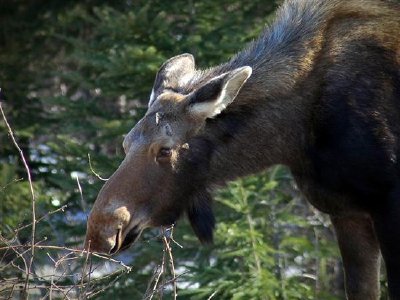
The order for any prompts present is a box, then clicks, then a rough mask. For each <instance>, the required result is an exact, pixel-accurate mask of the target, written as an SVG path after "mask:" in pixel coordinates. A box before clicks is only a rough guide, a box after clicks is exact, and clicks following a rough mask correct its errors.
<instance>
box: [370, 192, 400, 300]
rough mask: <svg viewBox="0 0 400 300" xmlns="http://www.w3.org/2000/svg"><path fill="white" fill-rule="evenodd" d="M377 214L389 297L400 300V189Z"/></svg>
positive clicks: (377, 227) (377, 225) (375, 218)
mask: <svg viewBox="0 0 400 300" xmlns="http://www.w3.org/2000/svg"><path fill="white" fill-rule="evenodd" d="M383 204H384V205H383V208H382V209H380V210H378V211H377V212H375V215H374V221H375V231H376V233H377V236H378V239H379V243H380V246H381V251H382V256H383V259H384V261H385V264H386V272H387V279H388V286H389V295H390V299H392V300H400V188H399V189H396V191H394V192H393V193H392V194H391V195H390V196H389V197H388V199H387V201H386V202H384V203H383Z"/></svg>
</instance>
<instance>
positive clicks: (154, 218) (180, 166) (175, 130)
mask: <svg viewBox="0 0 400 300" xmlns="http://www.w3.org/2000/svg"><path fill="white" fill-rule="evenodd" d="M251 73H252V68H251V67H249V66H243V67H238V68H235V69H233V70H225V71H221V70H220V72H204V71H196V70H195V63H194V58H193V56H192V55H190V54H182V55H179V56H176V57H173V58H171V59H169V60H167V61H166V62H165V63H164V64H163V65H162V66H161V68H160V70H159V71H158V73H157V75H156V79H155V83H154V87H153V90H152V93H151V96H150V101H149V105H148V110H147V112H146V114H145V116H144V117H143V118H142V119H141V120H140V121H139V122H138V123H137V124H136V126H135V127H133V129H132V130H131V131H130V132H129V133H128V134H127V135H126V137H125V139H124V141H123V148H124V151H125V154H126V156H125V159H124V160H123V161H122V163H121V165H120V166H119V168H118V169H117V170H116V171H115V173H114V174H113V175H112V176H111V177H110V179H109V180H108V181H107V182H106V183H105V184H104V186H103V187H102V189H101V190H100V192H99V194H98V197H97V199H96V202H95V203H94V206H93V209H92V211H91V213H90V216H89V219H88V225H87V235H86V247H89V244H90V250H92V251H96V252H102V253H109V254H114V253H116V252H118V251H121V250H123V249H126V248H128V247H129V246H130V245H131V244H132V243H133V242H134V241H135V240H136V239H137V238H138V237H139V236H140V234H141V232H142V231H143V230H144V229H145V228H148V227H157V226H167V225H171V224H173V223H174V222H176V221H177V219H178V218H179V217H180V216H181V215H183V214H184V213H186V215H187V216H188V218H189V221H190V223H191V226H192V227H193V230H194V232H195V234H196V235H197V237H198V238H199V240H200V241H201V242H204V243H208V242H211V241H212V233H213V228H214V223H215V221H214V216H213V213H212V207H211V206H212V205H211V196H210V194H209V191H208V185H209V182H208V181H209V180H208V169H209V165H210V160H211V157H212V154H213V147H212V145H211V144H210V141H209V140H208V139H205V138H203V137H202V132H203V131H204V128H205V124H206V122H207V119H212V118H216V117H217V116H218V115H219V114H220V113H221V112H223V111H224V109H225V108H226V107H228V106H229V104H231V103H232V102H233V101H234V100H235V98H236V96H237V95H238V93H239V91H240V90H241V88H242V87H243V85H244V84H245V82H246V81H247V79H248V78H249V77H250V76H251ZM89 241H90V243H89Z"/></svg>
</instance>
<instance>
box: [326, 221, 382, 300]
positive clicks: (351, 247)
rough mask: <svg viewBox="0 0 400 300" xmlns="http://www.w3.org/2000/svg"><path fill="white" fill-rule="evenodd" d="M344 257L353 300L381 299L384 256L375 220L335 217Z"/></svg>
mask: <svg viewBox="0 0 400 300" xmlns="http://www.w3.org/2000/svg"><path fill="white" fill-rule="evenodd" d="M331 220H332V223H333V226H334V227H335V231H336V236H337V239H338V243H339V248H340V253H341V255H342V260H343V265H344V273H345V286H346V295H347V299H349V300H376V299H378V298H379V280H378V279H379V267H380V252H379V243H378V241H377V239H376V236H375V232H374V227H373V223H372V220H371V218H369V217H367V216H356V217H355V216H351V217H331Z"/></svg>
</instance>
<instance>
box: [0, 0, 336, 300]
mask: <svg viewBox="0 0 400 300" xmlns="http://www.w3.org/2000/svg"><path fill="white" fill-rule="evenodd" d="M277 2H280V1H273V0H269V1H262V0H256V1H239V0H233V1H232V0H229V1H228V0H223V1H217V2H216V1H211V0H203V1H200V2H198V1H196V2H195V1H180V0H178V1H162V0H153V1H147V0H146V1H145V0H138V1H112V2H111V1H100V0H98V1H56V2H54V1H41V2H40V3H39V4H36V5H35V4H29V3H23V2H20V3H17V2H15V3H14V1H10V2H9V3H6V4H4V5H3V4H2V10H0V11H1V12H0V22H1V25H3V26H2V28H3V31H2V32H1V33H0V42H1V43H0V45H1V49H0V50H1V51H0V65H1V66H2V68H0V83H1V85H2V86H1V87H2V88H3V89H4V91H5V94H6V95H7V100H6V101H5V102H4V107H5V108H6V113H7V116H8V117H9V120H10V122H11V124H12V126H13V129H14V131H15V133H16V135H17V137H18V141H19V143H20V146H21V147H22V148H23V151H24V153H25V155H26V156H27V157H28V158H29V159H28V160H29V164H30V167H31V169H32V174H33V178H34V184H35V189H36V192H37V194H38V195H39V200H38V214H39V215H40V216H43V215H45V214H46V212H48V211H51V210H54V209H57V208H59V207H61V206H62V205H64V204H68V209H67V213H66V215H63V216H62V217H60V216H59V215H57V214H55V215H50V216H48V217H47V218H46V220H47V221H46V223H45V225H42V227H40V228H41V229H40V230H39V232H38V239H42V238H44V236H47V237H48V240H49V241H52V242H53V243H56V244H57V245H60V246H64V245H65V246H76V245H80V244H81V243H82V240H83V236H84V233H85V220H84V219H85V218H84V216H85V214H84V213H87V211H88V208H89V207H90V205H91V203H93V201H94V200H95V198H96V195H97V192H98V190H99V189H100V187H101V185H102V183H103V182H102V181H100V180H98V179H97V178H96V176H95V175H94V174H93V173H92V171H91V170H90V166H89V163H88V156H87V155H88V154H90V156H91V162H92V165H93V168H94V170H95V171H96V172H98V173H100V174H101V175H102V176H104V177H108V176H109V175H110V174H111V173H112V172H113V171H114V170H115V169H116V168H117V166H118V164H119V162H120V161H121V160H122V158H123V151H122V147H121V143H122V137H123V135H124V134H126V133H127V132H128V131H129V130H130V128H131V127H132V126H133V125H134V124H135V122H137V121H138V120H139V119H140V117H141V116H142V115H143V113H144V112H145V110H146V103H147V99H148V97H149V92H150V91H151V87H152V84H153V80H154V76H155V73H156V72H157V69H158V67H159V66H160V64H161V63H162V62H163V61H164V60H165V59H167V58H169V57H171V56H173V55H177V54H180V53H183V52H191V53H193V54H194V55H195V57H196V63H197V65H199V66H200V67H208V66H210V65H214V64H218V63H221V62H223V61H225V60H227V59H228V58H229V57H231V56H232V55H234V53H236V52H237V51H239V50H240V49H241V48H243V47H244V45H245V44H246V43H247V42H248V41H250V40H252V39H253V38H255V37H256V36H257V35H258V34H259V33H260V31H261V30H262V28H263V27H264V25H265V23H266V22H269V20H270V19H271V16H272V12H273V10H274V9H275V8H276V6H277ZM17 30H18V32H21V33H19V34H18V35H16V34H14V32H17ZM0 146H1V147H0V164H1V166H0V201H1V202H0V203H1V205H0V209H1V211H0V217H1V227H0V228H1V229H0V231H1V232H2V234H3V232H5V230H6V229H5V228H8V229H13V228H16V227H17V226H18V225H19V224H20V223H29V222H30V218H31V217H30V216H31V207H30V197H29V187H28V184H27V182H26V180H25V181H18V182H14V180H15V179H18V178H24V179H26V175H25V173H24V169H23V167H22V165H21V164H19V163H17V161H18V153H17V152H16V151H15V149H14V147H13V145H12V143H11V142H10V140H9V138H8V137H7V132H6V130H5V127H4V125H3V123H2V122H0ZM76 177H78V178H79V182H80V184H81V186H82V189H83V200H82V199H81V196H80V194H79V190H78V186H77V180H76ZM215 199H216V201H215V210H216V216H217V220H218V226H217V230H216V237H215V245H214V246H208V247H206V246H200V245H199V242H198V241H197V240H196V239H195V237H194V235H193V233H192V232H191V229H190V226H189V225H188V224H187V222H186V221H182V222H180V224H179V226H178V227H177V228H176V230H175V239H176V240H177V241H178V242H180V243H181V244H182V245H183V247H184V248H183V249H180V248H179V247H176V246H175V247H174V256H175V260H176V262H175V264H176V266H177V268H178V270H179V272H178V273H181V274H183V275H182V276H181V277H180V283H179V285H178V286H179V287H180V289H179V291H178V294H179V298H180V299H207V298H209V297H211V296H212V295H213V296H212V297H214V298H213V299H335V297H341V296H342V295H343V294H342V293H343V290H342V289H343V288H342V285H341V284H340V283H337V281H338V278H341V276H342V274H341V269H340V263H339V260H338V253H337V248H336V246H335V245H334V237H333V234H332V231H331V229H330V228H329V225H328V224H329V222H328V221H327V220H326V217H324V216H322V215H321V214H319V213H318V212H316V211H315V210H314V209H312V208H311V207H310V206H309V205H307V204H306V203H305V202H303V201H302V199H300V197H299V196H298V193H297V191H296V189H295V187H294V186H293V182H292V179H291V177H290V175H289V174H288V170H286V169H285V168H282V167H280V166H278V167H275V168H273V169H272V170H270V171H268V172H264V173H262V174H259V175H257V176H249V177H247V178H243V179H240V180H238V181H235V182H233V183H231V184H229V185H228V187H226V188H225V189H223V190H221V191H219V192H218V193H217V195H216V198H215ZM25 236H26V237H28V236H29V231H27V232H26V233H25ZM154 236H155V233H154V232H148V233H146V234H145V236H144V237H143V238H142V241H141V242H139V243H138V244H137V245H136V246H134V247H133V248H132V249H131V250H130V252H129V253H131V255H132V257H133V262H132V264H133V267H134V271H133V272H131V273H130V274H128V275H124V276H122V277H121V278H119V280H118V281H117V283H115V284H114V285H112V286H111V287H108V288H107V289H105V290H104V292H102V293H101V294H99V295H98V298H101V299H127V298H129V299H140V298H141V297H142V296H143V294H144V292H145V291H146V289H147V285H148V282H149V280H150V278H151V276H152V272H153V268H154V267H155V265H157V264H159V263H160V257H161V255H162V254H161V253H162V245H161V244H160V242H158V241H157V240H156V239H154ZM143 241H146V242H143ZM48 263H49V261H48V259H47V260H46V257H45V256H44V257H38V261H37V265H45V264H48ZM165 295H166V297H168V296H170V290H166V291H165Z"/></svg>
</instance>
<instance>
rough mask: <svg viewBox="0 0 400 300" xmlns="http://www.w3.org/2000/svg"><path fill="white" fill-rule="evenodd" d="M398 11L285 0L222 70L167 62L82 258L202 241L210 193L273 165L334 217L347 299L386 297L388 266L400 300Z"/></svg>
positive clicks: (366, 1)
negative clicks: (166, 232) (180, 228)
mask: <svg viewBox="0 0 400 300" xmlns="http://www.w3.org/2000/svg"><path fill="white" fill-rule="evenodd" d="M399 139H400V7H399V5H398V4H395V3H392V2H384V1H378V0H330V1H324V0H297V1H295V0H287V1H286V2H284V4H283V5H282V7H281V8H280V9H279V10H278V13H277V16H276V20H275V21H274V23H273V24H272V25H271V26H270V27H268V28H266V29H265V30H264V32H263V33H262V34H261V36H260V37H259V38H258V39H257V40H256V41H254V42H253V43H251V44H250V45H249V46H248V47H247V48H246V49H245V50H243V51H242V52H240V53H238V54H237V55H236V56H235V57H233V58H232V59H231V60H230V61H228V62H227V63H224V64H221V65H218V66H215V67H213V68H210V69H206V70H200V69H196V67H195V61H194V58H193V56H192V55H190V54H182V55H179V56H176V57H173V58H171V59H169V60H167V61H166V62H165V63H164V64H163V65H162V66H161V68H160V70H159V71H158V73H157V75H156V79H155V82H154V86H153V90H152V92H151V96H150V101H149V104H148V111H147V113H146V114H145V116H144V117H143V119H142V120H140V121H139V122H138V123H137V124H136V125H135V127H134V128H133V129H132V130H131V131H130V132H129V134H128V135H127V136H126V137H125V139H124V142H123V147H124V149H125V153H126V157H125V159H124V160H123V162H122V163H121V165H120V166H119V168H118V169H117V170H116V171H115V173H114V174H113V175H112V176H111V178H110V179H109V180H108V181H107V182H106V183H105V185H104V186H103V188H102V189H101V191H100V192H99V195H98V198H97V200H96V202H95V204H94V207H93V209H92V211H91V214H90V216H89V220H88V226H87V236H86V247H87V248H88V247H90V250H92V251H98V252H105V253H110V254H113V253H116V252H118V251H121V250H123V249H126V248H127V247H129V246H130V245H131V244H132V243H133V242H134V241H135V240H136V239H137V238H138V236H139V235H140V233H141V232H142V231H143V229H145V228H148V227H154V226H161V225H170V224H172V223H174V222H175V221H176V220H177V219H178V218H179V217H180V216H181V215H183V214H186V215H187V217H188V218H189V220H190V223H191V225H192V227H193V230H194V232H195V234H196V235H197V236H198V238H199V239H200V241H202V242H211V241H212V234H213V228H214V225H215V220H214V216H213V212H212V197H211V195H210V191H211V190H212V189H213V188H214V187H215V186H219V185H223V184H224V183H225V182H227V181H229V180H232V179H235V178H237V177H240V176H244V175H247V174H251V173H255V172H258V171H261V170H264V169H265V168H267V167H269V166H271V165H274V164H284V165H286V166H288V167H289V168H290V170H291V172H292V174H293V176H294V178H295V180H296V182H297V184H298V186H299V188H300V190H301V191H302V193H303V194H304V195H305V197H306V198H307V199H308V201H310V202H311V203H312V204H313V205H315V206H316V207H317V208H319V209H320V210H321V211H323V212H325V213H328V214H329V215H330V216H331V219H332V223H333V225H334V227H335V230H336V234H337V239H338V243H339V247H340V251H341V255H342V258H343V264H344V269H345V277H346V280H345V281H346V293H347V297H348V298H349V299H363V300H365V299H378V297H379V284H378V279H379V265H380V255H381V254H382V255H383V258H384V261H385V263H386V270H387V278H388V284H389V293H390V295H391V298H392V299H400V165H399V160H400V157H399V156H400V140H399Z"/></svg>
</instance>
